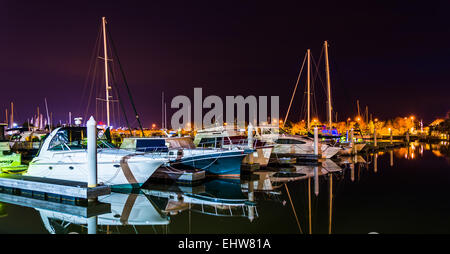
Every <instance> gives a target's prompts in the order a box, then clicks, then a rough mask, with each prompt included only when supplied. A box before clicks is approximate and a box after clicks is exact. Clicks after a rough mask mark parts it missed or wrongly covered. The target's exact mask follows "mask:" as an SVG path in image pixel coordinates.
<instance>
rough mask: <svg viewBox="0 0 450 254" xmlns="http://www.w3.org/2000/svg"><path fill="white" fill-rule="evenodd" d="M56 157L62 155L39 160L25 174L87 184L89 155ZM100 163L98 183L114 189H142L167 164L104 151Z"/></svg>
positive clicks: (99, 155)
mask: <svg viewBox="0 0 450 254" xmlns="http://www.w3.org/2000/svg"><path fill="white" fill-rule="evenodd" d="M57 155H59V156H54V157H53V158H52V159H45V158H42V159H39V158H36V159H35V160H33V161H32V162H31V163H30V166H29V167H28V170H27V172H26V173H25V175H28V176H36V177H45V178H52V179H61V180H69V181H79V182H87V179H88V172H89V171H88V167H87V160H86V158H87V156H86V152H84V153H83V152H80V153H77V154H74V153H72V154H71V156H68V155H66V156H64V153H61V154H57ZM58 157H59V158H58ZM59 159H60V160H59ZM97 160H98V161H97V179H98V183H103V184H105V185H110V186H112V187H113V188H139V187H141V186H142V184H144V183H145V182H146V181H147V179H148V178H150V176H151V175H152V174H153V173H154V172H155V171H156V169H158V168H159V167H160V166H161V165H162V164H163V163H164V162H166V160H164V159H161V158H148V157H146V156H143V155H137V154H129V155H124V156H114V158H112V157H111V156H105V154H101V152H100V153H99V154H98V157H97Z"/></svg>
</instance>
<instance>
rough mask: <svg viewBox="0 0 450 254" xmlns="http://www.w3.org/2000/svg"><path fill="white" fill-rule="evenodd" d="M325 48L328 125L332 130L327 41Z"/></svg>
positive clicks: (324, 44)
mask: <svg viewBox="0 0 450 254" xmlns="http://www.w3.org/2000/svg"><path fill="white" fill-rule="evenodd" d="M323 46H324V48H325V67H326V73H327V95H328V125H329V128H330V129H331V124H332V119H333V117H332V115H331V85H330V66H329V64H328V42H327V41H325V42H324V43H323Z"/></svg>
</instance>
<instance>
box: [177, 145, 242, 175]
mask: <svg viewBox="0 0 450 254" xmlns="http://www.w3.org/2000/svg"><path fill="white" fill-rule="evenodd" d="M246 155H247V153H245V152H244V151H242V150H238V151H223V152H220V153H210V154H199V155H193V156H189V157H182V158H181V159H178V160H174V161H171V162H170V166H172V167H175V168H180V169H194V168H195V169H201V170H205V172H206V174H207V175H213V176H219V177H240V174H241V163H242V160H243V158H244V157H245V156H246Z"/></svg>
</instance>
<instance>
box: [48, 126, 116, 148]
mask: <svg viewBox="0 0 450 254" xmlns="http://www.w3.org/2000/svg"><path fill="white" fill-rule="evenodd" d="M97 147H98V148H113V147H114V145H112V144H111V143H109V142H108V141H107V140H105V139H103V138H97ZM76 149H87V130H86V128H82V127H80V128H70V129H60V130H59V131H58V132H57V133H56V135H55V136H54V137H53V138H52V140H51V141H50V144H49V147H48V150H53V151H55V150H56V151H58V150H59V151H61V150H76Z"/></svg>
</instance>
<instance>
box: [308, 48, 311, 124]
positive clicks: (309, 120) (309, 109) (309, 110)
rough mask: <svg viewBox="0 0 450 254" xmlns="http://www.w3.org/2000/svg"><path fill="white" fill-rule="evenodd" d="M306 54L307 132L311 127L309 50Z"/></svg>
mask: <svg viewBox="0 0 450 254" xmlns="http://www.w3.org/2000/svg"><path fill="white" fill-rule="evenodd" d="M307 54H308V71H307V73H308V74H307V87H308V88H307V94H308V113H307V114H308V118H307V129H308V131H309V129H310V127H311V113H310V112H311V99H310V96H311V91H310V90H311V89H310V75H311V62H310V50H309V49H308V50H307Z"/></svg>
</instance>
